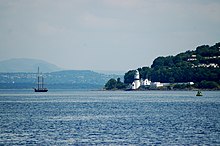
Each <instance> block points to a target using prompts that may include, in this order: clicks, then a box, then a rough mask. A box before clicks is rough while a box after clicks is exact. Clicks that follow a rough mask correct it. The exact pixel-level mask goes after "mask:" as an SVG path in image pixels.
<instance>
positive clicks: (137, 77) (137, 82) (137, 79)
mask: <svg viewBox="0 0 220 146" xmlns="http://www.w3.org/2000/svg"><path fill="white" fill-rule="evenodd" d="M140 86H141V81H140V74H139V71H138V70H136V72H135V74H134V82H133V83H132V89H133V90H136V89H138V88H139V87H140Z"/></svg>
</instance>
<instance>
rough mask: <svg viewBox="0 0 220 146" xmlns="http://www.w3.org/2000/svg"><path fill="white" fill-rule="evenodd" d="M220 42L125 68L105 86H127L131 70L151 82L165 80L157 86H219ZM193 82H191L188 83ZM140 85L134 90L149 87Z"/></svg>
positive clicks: (133, 74) (132, 76)
mask: <svg viewBox="0 0 220 146" xmlns="http://www.w3.org/2000/svg"><path fill="white" fill-rule="evenodd" d="M219 66H220V42H219V43H216V44H215V45H213V46H208V45H202V46H198V47H197V48H196V49H195V50H192V51H186V52H183V53H179V54H177V55H175V56H166V57H164V56H160V57H157V58H156V59H155V60H154V61H153V63H152V65H151V67H141V68H138V69H135V70H129V71H128V72H126V73H125V75H124V82H121V81H120V79H119V78H118V79H117V80H116V79H113V78H112V79H110V80H109V81H108V82H107V83H106V84H105V89H107V90H125V89H129V88H131V86H132V83H133V82H134V80H135V79H134V76H135V73H136V72H137V71H138V72H139V73H140V78H141V79H142V80H143V81H144V80H146V79H148V80H150V81H151V82H155V83H157V82H161V83H165V84H166V86H163V87H162V86H160V87H159V88H157V89H160V90H161V89H165V90H167V89H178V90H179V89H182V90H186V89H187V90H188V89H195V88H197V89H208V90H219V89H220V68H219ZM190 83H193V84H190ZM149 88H150V87H149V86H140V87H139V88H138V90H146V89H149Z"/></svg>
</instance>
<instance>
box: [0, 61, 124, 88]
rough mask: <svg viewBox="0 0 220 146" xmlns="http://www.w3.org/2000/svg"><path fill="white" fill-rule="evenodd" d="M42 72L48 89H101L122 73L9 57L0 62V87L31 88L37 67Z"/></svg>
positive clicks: (34, 81)
mask: <svg viewBox="0 0 220 146" xmlns="http://www.w3.org/2000/svg"><path fill="white" fill-rule="evenodd" d="M38 66H39V67H40V72H43V76H44V79H45V84H46V85H45V86H46V87H48V88H49V89H101V88H103V86H104V84H105V83H106V82H107V81H108V80H109V79H110V78H115V79H116V78H118V77H119V78H121V79H122V80H123V75H115V74H111V73H109V74H104V73H98V72H94V71H90V70H62V69H61V68H59V67H57V66H56V65H54V64H50V63H48V62H46V61H42V60H37V59H11V60H6V61H1V62H0V89H21V88H25V89H31V88H32V87H35V86H36V82H37V73H36V72H37V68H38Z"/></svg>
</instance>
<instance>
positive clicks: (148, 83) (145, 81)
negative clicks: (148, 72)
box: [142, 79, 151, 86]
mask: <svg viewBox="0 0 220 146" xmlns="http://www.w3.org/2000/svg"><path fill="white" fill-rule="evenodd" d="M142 85H144V86H150V85H151V81H150V80H148V79H145V80H144V81H143V83H142Z"/></svg>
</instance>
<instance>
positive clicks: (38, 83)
mask: <svg viewBox="0 0 220 146" xmlns="http://www.w3.org/2000/svg"><path fill="white" fill-rule="evenodd" d="M37 87H38V90H39V88H40V74H39V66H38V72H37Z"/></svg>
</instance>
